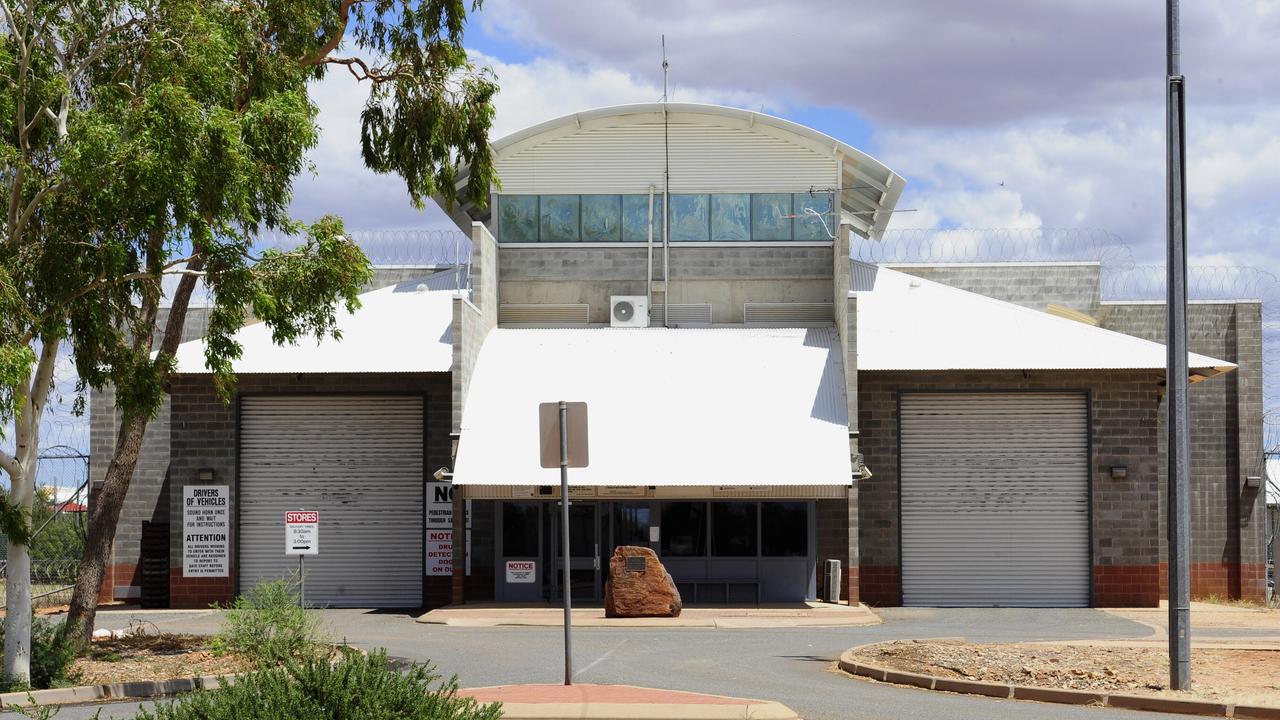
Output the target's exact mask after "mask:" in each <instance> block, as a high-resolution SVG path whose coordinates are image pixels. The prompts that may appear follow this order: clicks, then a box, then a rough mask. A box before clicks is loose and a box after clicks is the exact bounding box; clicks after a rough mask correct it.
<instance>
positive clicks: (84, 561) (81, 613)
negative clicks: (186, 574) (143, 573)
mask: <svg viewBox="0 0 1280 720" xmlns="http://www.w3.org/2000/svg"><path fill="white" fill-rule="evenodd" d="M203 264H204V263H203V261H201V260H200V259H198V258H197V259H196V260H193V261H192V262H191V263H190V264H189V265H188V266H187V269H188V270H197V271H198V270H199V269H200V268H201V267H202V266H203ZM195 284H196V276H194V275H183V276H182V280H181V281H180V282H179V283H178V289H177V291H176V292H175V293H174V295H173V303H172V305H171V306H170V307H169V317H168V319H167V320H166V321H165V328H164V338H163V340H161V342H160V353H159V354H160V355H173V354H174V352H176V351H177V349H178V344H179V343H180V342H181V340H182V327H183V324H184V323H185V322H186V319H187V306H188V305H189V304H190V302H191V292H192V290H194V289H195ZM145 312H148V313H149V314H150V317H149V318H148V320H149V321H148V322H145V323H144V326H145V327H146V328H148V329H149V332H148V335H147V337H146V338H145V339H144V338H139V340H140V341H143V342H144V343H145V346H146V347H147V348H148V349H150V346H151V336H152V335H154V332H155V331H154V328H155V324H156V318H155V315H156V309H155V308H154V307H152V308H148V309H146V310H145ZM159 361H160V360H159V358H157V360H156V362H159ZM164 382H166V383H167V382H168V378H167V377H166V378H164ZM149 422H150V418H149V417H147V416H146V415H143V414H140V413H132V414H130V415H129V416H127V417H126V418H125V422H124V425H123V426H121V428H120V434H119V435H118V436H117V437H116V446H115V449H114V450H113V451H112V453H111V462H110V464H108V465H107V472H106V476H105V477H104V478H103V480H102V487H101V488H99V489H98V490H97V492H95V493H93V496H92V498H91V502H90V504H89V532H88V537H87V538H86V539H85V546H84V555H83V556H82V557H81V559H80V568H79V572H78V573H77V575H76V587H75V590H74V591H73V592H72V595H71V607H70V609H69V610H68V612H67V620H66V622H65V623H64V624H63V628H62V632H63V634H64V636H66V637H70V638H73V639H75V640H76V641H77V642H78V643H79V644H80V645H81V646H82V647H84V646H87V645H88V644H89V642H90V640H91V639H92V637H93V625H94V620H95V618H96V617H97V612H98V593H99V591H100V589H101V588H102V580H103V577H104V576H105V575H106V571H107V561H108V559H109V558H110V556H111V545H112V543H114V542H115V539H116V525H117V523H119V521H120V511H121V510H122V509H124V500H125V496H126V495H128V493H129V483H130V482H131V481H132V480H133V472H134V470H135V469H136V468H137V467H138V455H139V454H140V453H141V451H142V440H143V438H144V437H145V435H146V431H147V424H148V423H149Z"/></svg>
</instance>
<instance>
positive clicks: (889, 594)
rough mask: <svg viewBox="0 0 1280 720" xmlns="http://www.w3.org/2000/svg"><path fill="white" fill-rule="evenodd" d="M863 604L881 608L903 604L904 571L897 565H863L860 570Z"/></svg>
mask: <svg viewBox="0 0 1280 720" xmlns="http://www.w3.org/2000/svg"><path fill="white" fill-rule="evenodd" d="M858 586H859V595H860V597H861V599H862V602H864V603H866V604H868V605H876V606H880V607H894V606H898V605H901V604H902V569H901V568H900V567H898V566H897V565H862V566H860V567H859V568H858Z"/></svg>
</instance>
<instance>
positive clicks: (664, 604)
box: [604, 545, 684, 617]
mask: <svg viewBox="0 0 1280 720" xmlns="http://www.w3.org/2000/svg"><path fill="white" fill-rule="evenodd" d="M683 606H684V603H683V602H682V601H681V599H680V591H679V590H677V589H676V584H675V581H674V580H672V579H671V575H670V574H669V573H668V572H667V569H666V568H665V567H663V566H662V561H660V560H658V556H657V554H655V553H654V552H653V551H652V550H650V549H649V548H647V547H638V546H635V545H622V546H619V547H618V548H616V549H615V550H614V551H613V557H611V558H609V581H608V582H607V583H606V584H605V588H604V614H605V617H679V615H680V611H681V609H682V608H683Z"/></svg>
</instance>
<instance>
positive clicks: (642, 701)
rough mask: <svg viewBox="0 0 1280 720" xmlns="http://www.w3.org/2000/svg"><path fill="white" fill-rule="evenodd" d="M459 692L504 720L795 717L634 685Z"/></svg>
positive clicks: (765, 705)
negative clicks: (496, 709)
mask: <svg viewBox="0 0 1280 720" xmlns="http://www.w3.org/2000/svg"><path fill="white" fill-rule="evenodd" d="M459 695H463V696H467V697H472V698H474V699H475V700H476V701H477V702H480V703H482V704H487V703H491V702H501V703H502V717H503V719H504V720H562V719H563V720H742V718H752V720H798V716H797V715H796V713H795V711H794V710H792V709H791V708H788V707H787V706H785V705H782V704H781V703H776V702H772V701H769V700H750V699H744V698H735V697H726V696H723V695H707V694H704V693H693V692H685V691H679V690H664V689H661V688H646V687H637V686H633V685H595V684H591V683H585V684H576V685H498V686H494V687H482V688H467V689H464V690H460V691H459Z"/></svg>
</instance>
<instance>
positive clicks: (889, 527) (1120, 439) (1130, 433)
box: [858, 371, 1161, 606]
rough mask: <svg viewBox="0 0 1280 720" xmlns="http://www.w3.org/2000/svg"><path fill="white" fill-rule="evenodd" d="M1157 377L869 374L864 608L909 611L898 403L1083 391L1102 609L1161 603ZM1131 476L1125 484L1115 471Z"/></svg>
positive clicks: (862, 510) (861, 521) (861, 517)
mask: <svg viewBox="0 0 1280 720" xmlns="http://www.w3.org/2000/svg"><path fill="white" fill-rule="evenodd" d="M1160 379H1161V377H1160V373H1157V372H1153V371H1094V372H1079V371H1076V372H1064V371H1052V372H1049V371H1037V372H1010V371H967V372H954V371H953V372H864V373H861V378H860V383H859V389H858V403H859V405H858V407H859V414H858V418H859V427H860V429H861V433H862V435H861V447H862V452H863V454H864V456H865V457H866V462H867V466H868V467H869V468H870V469H871V471H872V472H873V473H874V475H873V476H872V477H871V478H870V479H867V480H861V481H859V482H858V528H859V537H860V563H861V567H860V568H859V580H860V583H861V589H860V596H861V598H862V601H863V602H866V603H869V604H874V605H900V604H901V603H902V576H901V555H900V546H899V532H900V528H899V524H898V417H897V412H898V397H899V395H900V394H902V393H904V392H912V391H919V390H929V391H934V390H957V391H973V390H1001V391H1004V390H1028V391H1035V390H1080V391H1088V392H1089V393H1090V402H1091V406H1090V413H1091V418H1090V421H1091V427H1090V433H1091V439H1092V457H1091V458H1090V483H1091V485H1090V487H1091V493H1092V503H1093V505H1092V541H1091V542H1092V547H1091V552H1092V565H1093V597H1092V599H1093V604H1094V605H1095V606H1112V605H1140V606H1155V605H1157V604H1158V603H1159V598H1160V588H1159V546H1160V542H1159V537H1158V534H1159V518H1158V512H1157V502H1158V497H1159V488H1158V485H1159V480H1158V477H1159V476H1158V468H1157V465H1158V461H1157V437H1156V436H1157V412H1158V408H1159V397H1160V386H1159V382H1160ZM1113 465H1124V466H1125V467H1127V468H1128V474H1127V477H1126V478H1125V479H1123V480H1116V479H1113V478H1112V477H1111V475H1110V468H1111V467H1112V466H1113Z"/></svg>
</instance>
